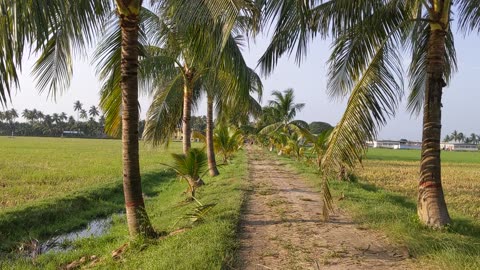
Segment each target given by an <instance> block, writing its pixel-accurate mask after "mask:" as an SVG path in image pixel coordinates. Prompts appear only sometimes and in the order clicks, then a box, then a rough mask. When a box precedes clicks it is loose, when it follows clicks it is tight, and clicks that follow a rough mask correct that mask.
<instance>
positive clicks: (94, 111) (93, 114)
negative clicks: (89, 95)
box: [88, 105, 100, 119]
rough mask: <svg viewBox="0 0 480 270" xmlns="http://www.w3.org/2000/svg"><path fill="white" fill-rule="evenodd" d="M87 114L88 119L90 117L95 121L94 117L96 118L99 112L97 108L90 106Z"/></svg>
mask: <svg viewBox="0 0 480 270" xmlns="http://www.w3.org/2000/svg"><path fill="white" fill-rule="evenodd" d="M88 114H89V115H90V117H92V118H93V119H95V117H97V116H99V115H100V111H99V110H98V108H97V106H95V105H92V106H91V107H90V109H89V110H88Z"/></svg>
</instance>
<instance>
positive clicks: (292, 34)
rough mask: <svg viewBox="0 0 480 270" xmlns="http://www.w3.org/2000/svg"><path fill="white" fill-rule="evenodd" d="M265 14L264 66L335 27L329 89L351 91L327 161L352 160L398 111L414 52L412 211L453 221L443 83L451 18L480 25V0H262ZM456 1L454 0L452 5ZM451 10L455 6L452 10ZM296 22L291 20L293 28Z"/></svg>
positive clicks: (433, 220) (452, 58) (450, 68)
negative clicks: (417, 122) (418, 135)
mask: <svg viewBox="0 0 480 270" xmlns="http://www.w3.org/2000/svg"><path fill="white" fill-rule="evenodd" d="M265 3H266V6H265V8H264V9H265V10H266V17H267V18H269V17H270V18H272V17H273V16H275V15H276V14H282V16H281V17H280V18H276V22H277V24H276V27H275V32H274V37H273V39H272V44H271V45H270V46H269V48H268V49H267V51H266V53H265V54H264V56H263V57H262V63H263V71H264V72H266V73H268V72H270V71H271V70H272V68H273V67H274V66H275V64H276V62H277V59H278V57H280V56H281V55H282V54H284V53H288V52H291V51H292V50H294V49H295V48H296V49H297V50H296V52H297V60H301V59H302V57H303V56H304V54H305V52H306V50H305V49H306V48H307V47H308V41H309V39H310V38H311V37H313V36H315V35H321V36H326V35H327V34H332V37H333V52H332V55H331V58H330V60H329V64H330V68H329V70H330V71H329V83H328V89H329V91H330V93H331V95H332V96H335V97H346V96H348V97H349V100H348V103H347V108H346V111H345V113H344V116H343V117H342V119H341V120H340V122H339V124H338V125H337V126H336V128H335V130H334V131H333V133H332V136H331V144H330V147H329V149H328V150H327V153H326V155H325V159H324V162H323V164H324V166H325V168H331V167H338V166H340V165H341V164H342V163H344V162H346V163H347V165H348V166H353V165H354V164H355V163H356V162H357V161H358V160H360V159H361V157H362V155H363V154H364V152H365V151H366V145H365V143H364V142H365V141H368V140H372V139H374V138H375V136H376V134H377V132H378V128H379V127H380V126H382V125H384V124H385V123H386V121H387V119H388V117H389V116H391V115H393V114H394V113H395V111H396V107H397V104H398V101H399V100H400V98H401V96H402V95H403V92H404V91H403V88H402V85H401V84H400V83H399V82H401V81H402V80H403V76H402V75H403V73H402V60H403V59H404V57H402V56H401V55H400V52H401V51H402V50H403V49H407V51H408V52H409V53H410V54H411V63H410V66H409V69H408V75H409V79H410V81H409V88H410V90H411V93H410V95H409V98H408V100H409V104H408V108H409V109H410V110H411V111H412V112H413V113H420V112H421V110H422V108H424V110H423V134H422V152H421V153H422V154H421V165H420V179H419V187H418V200H417V204H418V207H417V210H418V211H417V212H418V215H419V217H420V220H421V221H422V222H423V223H424V224H426V225H427V226H430V227H442V226H444V225H446V224H448V223H449V222H450V216H449V214H448V211H447V207H446V203H445V200H444V196H443V189H442V185H441V164H440V129H441V97H442V89H443V88H444V87H445V86H446V85H447V83H448V82H449V81H450V77H451V74H452V73H453V72H454V71H455V70H456V54H455V46H454V37H453V34H452V30H451V21H452V20H453V18H454V17H455V18H456V20H457V21H458V26H459V29H460V30H461V31H462V32H463V33H465V34H468V33H470V32H472V31H473V32H475V31H479V29H480V16H478V14H479V10H480V5H479V4H480V3H479V2H478V1H476V0H475V1H470V0H457V1H451V0H427V1H420V0H416V1H399V0H389V1H366V0H360V1H348V0H337V1H305V2H303V3H298V1H293V0H273V1H265ZM454 6H455V7H454ZM453 9H455V10H456V12H455V13H453V12H452V11H453ZM293 25H297V26H296V27H292V26H293Z"/></svg>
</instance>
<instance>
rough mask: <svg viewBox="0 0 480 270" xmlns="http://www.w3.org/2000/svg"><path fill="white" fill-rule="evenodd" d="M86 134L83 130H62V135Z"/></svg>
mask: <svg viewBox="0 0 480 270" xmlns="http://www.w3.org/2000/svg"><path fill="white" fill-rule="evenodd" d="M84 135H85V134H84V133H83V131H75V130H64V131H63V132H62V137H83V136H84Z"/></svg>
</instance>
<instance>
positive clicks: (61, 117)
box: [0, 106, 105, 137]
mask: <svg viewBox="0 0 480 270" xmlns="http://www.w3.org/2000/svg"><path fill="white" fill-rule="evenodd" d="M93 107H94V106H92V108H93ZM21 116H22V117H23V118H24V119H25V120H27V122H18V121H16V120H17V119H18V118H19V117H20V115H19V114H18V113H17V111H16V110H15V109H10V110H6V111H4V112H1V111H0V134H1V135H12V136H15V135H17V136H18V135H20V136H51V137H59V136H62V134H63V131H66V130H70V131H72V130H73V131H80V132H81V133H82V134H83V135H82V137H104V132H103V126H104V125H105V118H104V117H103V116H101V117H99V118H98V121H97V120H96V118H95V117H96V116H98V113H95V112H93V111H91V113H90V118H89V119H88V116H83V115H81V117H80V119H85V120H86V119H88V121H77V120H75V118H74V117H73V116H68V115H67V114H66V113H65V112H62V113H53V114H51V115H50V114H45V113H43V112H42V111H40V110H37V109H32V110H29V109H25V110H23V111H22V113H21Z"/></svg>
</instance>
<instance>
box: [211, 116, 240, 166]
mask: <svg viewBox="0 0 480 270" xmlns="http://www.w3.org/2000/svg"><path fill="white" fill-rule="evenodd" d="M213 144H214V146H215V150H216V151H217V152H218V153H220V154H222V156H223V163H224V164H227V163H228V160H230V159H231V158H232V157H233V154H234V153H235V152H236V151H238V150H239V149H240V148H241V147H242V145H243V135H242V133H241V131H240V130H237V129H234V128H232V127H227V126H226V125H219V126H217V127H216V128H215V130H214V132H213Z"/></svg>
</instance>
